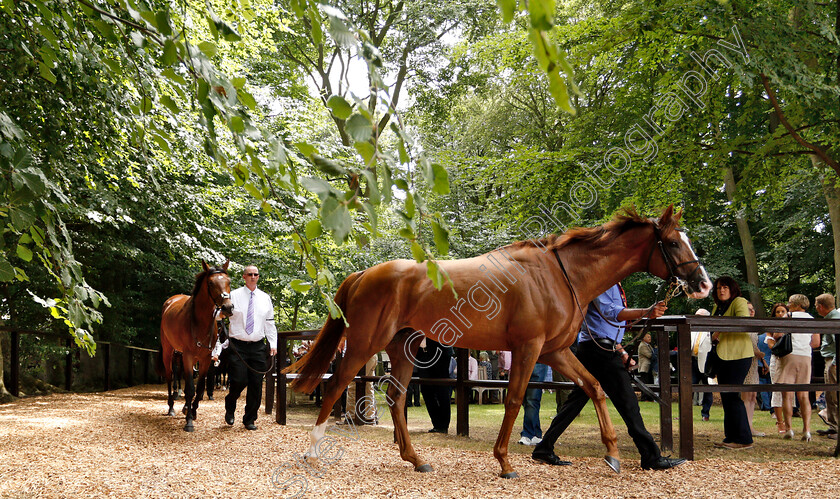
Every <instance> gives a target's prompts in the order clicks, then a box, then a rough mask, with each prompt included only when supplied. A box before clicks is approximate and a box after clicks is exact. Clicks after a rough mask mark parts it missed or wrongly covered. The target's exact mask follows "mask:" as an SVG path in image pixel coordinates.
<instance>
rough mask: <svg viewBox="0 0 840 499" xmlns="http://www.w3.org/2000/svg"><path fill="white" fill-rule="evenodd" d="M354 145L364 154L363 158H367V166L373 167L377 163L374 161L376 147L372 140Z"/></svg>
mask: <svg viewBox="0 0 840 499" xmlns="http://www.w3.org/2000/svg"><path fill="white" fill-rule="evenodd" d="M353 147H355V148H356V151H358V152H359V154H360V155H361V156H362V159H364V160H365V166H367V167H372V166H374V165H375V164H376V162H375V161H374V157H375V156H376V147H375V146H374V145H373V144H371V143H370V142H356V143H355V144H353Z"/></svg>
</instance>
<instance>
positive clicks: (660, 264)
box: [283, 205, 712, 478]
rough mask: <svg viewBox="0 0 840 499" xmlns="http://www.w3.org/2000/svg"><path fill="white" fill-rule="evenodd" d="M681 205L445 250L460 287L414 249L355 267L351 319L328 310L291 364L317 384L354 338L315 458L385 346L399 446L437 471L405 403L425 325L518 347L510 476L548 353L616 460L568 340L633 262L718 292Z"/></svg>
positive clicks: (603, 415)
mask: <svg viewBox="0 0 840 499" xmlns="http://www.w3.org/2000/svg"><path fill="white" fill-rule="evenodd" d="M681 215H682V213H681V212H680V213H679V214H676V215H675V214H674V212H673V205H672V206H669V207H668V208H666V209H665V210H664V211H663V213H662V215H661V216H660V217H659V218H658V219H648V218H642V217H641V216H639V215H638V214H637V213H636V211H635V210H634V209H632V208H626V209H624V210H623V211H622V212H620V213H618V214H617V215H616V216H615V218H614V219H613V220H612V221H611V222H608V223H606V224H604V225H601V226H597V227H593V228H577V229H572V230H569V231H567V232H566V233H564V234H562V235H560V236H557V235H551V236H549V237H547V238H545V239H541V240H532V241H520V242H516V243H513V244H511V245H508V246H505V247H503V248H500V249H498V250H494V251H491V252H490V253H486V254H484V255H481V256H478V257H474V258H467V259H462V260H449V261H439V262H438V264H439V265H440V266H441V268H442V269H443V270H445V271H446V272H447V273H448V275H449V278H450V279H451V280H452V284H453V285H454V291H455V292H457V296H456V295H455V294H453V292H452V289H451V287H450V286H449V285H444V287H443V289H441V290H437V289H435V287H434V286H433V285H432V282H431V280H430V279H429V278H428V277H427V275H426V265H424V264H422V263H416V262H414V261H412V260H393V261H389V262H385V263H381V264H379V265H376V266H374V267H371V268H369V269H367V270H364V271H361V272H355V273H353V274H351V275H350V276H348V277H347V278H346V279H345V280H344V282H343V283H342V284H341V286H340V287H339V289H338V292H337V293H336V297H335V302H336V304H337V305H338V306H339V307H341V309H342V310H343V311H344V314H345V318H346V320H347V324H348V325H347V326H345V322H344V320H343V319H342V318H339V319H333V318H328V319H327V321H326V323H325V324H324V326H323V327H322V328H321V331H320V333H319V334H318V337H317V339H316V341H315V343H314V345H313V346H312V348H311V350H310V351H309V353H308V354H307V355H306V356H304V357H303V358H301V359H300V360H299V361H297V362H296V363H294V364H292V365H291V366H289V367H288V368H286V369H285V370H284V371H283V372H286V373H289V372H297V373H298V374H299V375H298V377H297V378H296V379H295V380H294V381H293V382H292V388H293V389H295V390H297V391H301V392H306V393H309V392H311V391H312V390H314V388H315V387H316V386H317V385H318V383H320V382H321V375H322V374H323V373H325V372H326V371H327V368H328V367H329V364H330V361H331V360H332V358H333V355H334V354H335V352H336V347H337V346H338V344H339V341H340V340H341V338H342V337H343V336H346V337H347V349H346V352H345V354H344V358H343V360H342V361H341V364H340V365H339V366H338V369H337V371H336V373H335V374H333V376H332V377H331V378H330V379H329V381H327V382H326V389H325V390H324V392H325V393H324V400H323V402H322V406H321V412H320V414H319V415H318V419H317V420H316V422H315V427H314V428H313V430H312V433H311V446H310V448H309V450H308V451H307V456H308V458H309V459H310V461H314V462H317V460H318V457H319V454H318V452H319V443H320V441H321V440H322V439H323V438H324V436H325V432H326V426H327V419H328V417H329V414H330V411H331V410H332V407H333V404H334V403H335V401H336V400H337V399H338V397H339V396H340V395H341V392H342V391H343V390H344V387H346V386H347V385H348V383H349V382H350V380H351V379H352V378H353V376H354V375H355V374H356V373H357V372H359V369H360V368H361V367H362V365H364V364H365V362H366V361H367V360H368V359H370V357H371V356H372V355H374V354H376V353H377V352H379V351H380V350H382V349H385V350H386V351H387V352H388V355H389V357H390V359H391V378H390V379H389V388H388V390H387V400H388V402H389V405H390V411H391V417H392V419H393V421H394V428H395V429H394V439H395V441H396V442H397V444H398V446H399V450H400V456H401V457H402V459H404V460H406V461H408V462H410V463H411V464H413V465H414V469H415V470H416V471H419V472H427V471H432V467H431V465H430V464H428V463H427V462H425V461H424V460H423V459H421V458H420V457H419V456H418V455H417V453H416V452H415V451H414V448H413V447H412V445H411V441H410V439H409V435H408V430H407V427H406V419H405V415H404V412H403V411H404V407H405V399H406V396H405V388H404V387H406V386H408V383H409V380H410V379H411V372H412V368H413V366H412V361H416V358H415V354H416V352H417V348H418V347H419V344H420V339H421V338H422V336H423V335H425V336H428V337H430V338H432V339H434V340H436V341H438V342H440V343H443V344H445V345H454V346H458V347H462V348H470V349H479V350H509V351H510V352H511V353H512V358H511V360H512V366H511V369H510V380H509V385H508V394H507V397H506V399H505V415H504V418H503V420H502V425H501V429H500V431H499V436H498V439H497V440H496V444H495V446H494V448H493V454H494V456H495V457H496V459H498V461H499V463H500V464H501V468H502V471H501V474H500V476H502V477H504V478H513V477H516V476H517V474H516V472H515V471H514V470H513V467H512V466H511V464H510V462H509V460H508V442H509V440H510V435H511V430H512V428H513V424H514V421H515V419H516V416H517V414H518V412H519V408H520V406H521V405H522V398H523V396H524V394H525V389H526V385H527V383H528V379H529V378H530V376H531V372H532V371H533V369H534V364H535V363H536V362H538V361H539V362H541V363H543V364H548V365H549V366H551V367H552V368H554V369H555V370H557V371H559V372H560V373H562V374H563V375H564V376H566V377H567V378H568V379H570V380H573V381H574V382H575V383H577V384H578V385H579V386H581V387H582V388H583V389H584V391H585V392H586V394H587V395H589V397H590V398H591V399H592V401H593V402H594V404H595V411H596V413H597V416H598V423H599V425H600V429H601V440H602V442H603V443H604V445H605V446H606V448H607V456H606V457H605V459H606V461H607V463H608V464H610V466H611V467H612V468H613V469H614V470H615V471H618V469H619V461H618V447H617V445H616V435H615V429H614V427H613V424H612V421H611V420H610V417H609V414H608V413H607V405H606V396H605V394H604V391H603V390H602V389H601V387H600V385H599V384H598V382H597V381H596V380H595V378H594V377H593V376H592V375H591V374H589V372H588V371H587V370H586V369H585V368H584V367H583V365H581V363H580V362H579V361H578V360H577V358H576V357H575V356H574V355H573V354H572V352H571V351H570V350H569V347H570V346H571V345H572V344H573V343H574V341H575V337H576V336H577V334H578V331H579V330H580V327H581V324H582V322H583V314H585V313H586V310H587V305H588V304H589V303H590V302H591V301H592V300H593V299H595V297H597V296H598V295H600V294H601V293H603V292H604V291H606V290H607V289H608V288H610V287H611V286H613V285H614V284H615V283H617V282H619V281H621V280H622V279H624V278H625V277H627V276H628V275H630V274H632V273H634V272H641V271H647V272H649V273H651V274H653V275H655V276H658V277H660V278H662V279H681V280H682V281H680V282H681V284H682V285H683V286H684V287H685V288H686V291H687V293H688V294H689V296H691V297H692V298H703V297H706V296H708V293H709V291H710V290H711V287H712V284H711V282H709V278H708V276H707V275H706V271H705V269H704V268H703V266H702V265H701V264H700V262H699V261H698V259H697V256H696V255H695V254H694V251H693V250H692V249H691V244H690V242H689V240H688V238H687V237H686V236H685V234H684V233H683V232H682V231H680V230H679V227H678V222H679V219H680V217H681ZM561 262H562V263H561ZM563 267H565V269H566V270H567V271H568V273H565V271H564V270H563ZM410 359H411V360H410Z"/></svg>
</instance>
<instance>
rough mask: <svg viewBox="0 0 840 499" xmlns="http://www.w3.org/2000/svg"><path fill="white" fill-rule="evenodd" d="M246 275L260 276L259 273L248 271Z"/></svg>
mask: <svg viewBox="0 0 840 499" xmlns="http://www.w3.org/2000/svg"><path fill="white" fill-rule="evenodd" d="M245 275H249V276H253V277H259V276H260V275H259V274H257V273H254V272H248V273H247V274H245Z"/></svg>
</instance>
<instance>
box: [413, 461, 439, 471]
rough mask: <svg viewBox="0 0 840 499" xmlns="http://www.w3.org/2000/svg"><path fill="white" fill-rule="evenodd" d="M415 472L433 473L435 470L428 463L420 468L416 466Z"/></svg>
mask: <svg viewBox="0 0 840 499" xmlns="http://www.w3.org/2000/svg"><path fill="white" fill-rule="evenodd" d="M414 471H416V472H417V473H431V472H432V471H434V469H433V468H432V465H431V464H429V463H426V464H421V465H420V466H416V467H415V468H414Z"/></svg>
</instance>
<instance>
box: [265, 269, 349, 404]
mask: <svg viewBox="0 0 840 499" xmlns="http://www.w3.org/2000/svg"><path fill="white" fill-rule="evenodd" d="M363 272H364V271H362V272H354V273H352V274H350V275H349V276H347V279H345V280H344V282H343V283H341V286H339V288H338V292H337V293H336V294H335V303H336V304H337V305H338V306H339V307H340V308H341V311H342V313H344V310H345V306H346V304H347V297H348V295H349V294H350V288H351V287H352V286H353V283H355V282H356V281H357V280H358V279H359V277H361V276H362V273H363ZM342 336H344V318H343V317H341V318H338V319H333V318H332V317H328V318H327V322H325V323H324V327H322V328H321V331H320V332H319V333H318V337H317V338H316V339H315V343H314V344H313V345H312V347H311V348H310V349H309V352H308V353H307V354H306V355H304V356H303V357H302V358H301V359H300V360H299V361H297V362H295V363H294V364H292V365H290V366H289V367H287V368H285V369H283V374H289V373H292V372H294V373H298V377H297V378H296V379H295V380H294V381H292V389H293V390H295V391H298V392H303V393H312V391H313V390H315V387H317V386H318V383H320V382H321V376H322V375H323V374H324V373H326V372H327V369H329V367H330V363H331V362H332V360H333V357H335V351H336V349H338V344H339V342H340V341H341V338H342ZM285 354H286V352H280V355H285Z"/></svg>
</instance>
